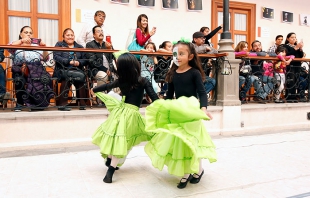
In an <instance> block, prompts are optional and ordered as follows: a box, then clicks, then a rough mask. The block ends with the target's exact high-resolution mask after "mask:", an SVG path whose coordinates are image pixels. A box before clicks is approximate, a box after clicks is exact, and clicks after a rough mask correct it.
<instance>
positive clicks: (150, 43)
mask: <svg viewBox="0 0 310 198" xmlns="http://www.w3.org/2000/svg"><path fill="white" fill-rule="evenodd" d="M148 45H152V46H153V48H154V51H155V52H156V51H157V50H156V45H155V43H153V42H147V44H146V45H145V46H144V49H146V47H147V46H148Z"/></svg>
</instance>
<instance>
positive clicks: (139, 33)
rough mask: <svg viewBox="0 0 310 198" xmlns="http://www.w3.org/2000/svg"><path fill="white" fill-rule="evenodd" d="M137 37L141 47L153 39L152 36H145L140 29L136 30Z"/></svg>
mask: <svg viewBox="0 0 310 198" xmlns="http://www.w3.org/2000/svg"><path fill="white" fill-rule="evenodd" d="M136 37H137V43H138V44H139V45H140V46H144V45H145V43H146V42H147V41H148V40H149V39H150V38H151V35H150V34H148V35H144V34H143V33H142V31H141V29H140V28H137V29H136Z"/></svg>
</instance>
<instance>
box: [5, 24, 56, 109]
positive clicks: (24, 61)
mask: <svg viewBox="0 0 310 198" xmlns="http://www.w3.org/2000/svg"><path fill="white" fill-rule="evenodd" d="M33 35H34V32H33V30H32V28H31V27H30V26H24V27H22V28H21V30H20V34H19V39H18V40H16V41H13V42H12V43H10V44H11V45H17V46H32V45H36V46H38V47H44V46H46V44H45V43H44V42H43V41H42V40H41V39H34V37H33ZM8 51H9V52H10V53H11V54H12V55H13V64H12V72H13V78H14V83H15V91H16V98H17V104H16V107H15V108H14V110H15V111H21V109H22V107H23V105H26V106H28V107H29V106H30V107H31V108H32V107H33V106H37V107H38V106H41V105H44V106H46V105H48V104H49V99H50V98H51V97H52V96H51V95H48V96H42V97H47V98H45V99H42V100H44V101H37V100H36V98H37V97H32V96H36V95H38V94H39V92H40V91H41V88H39V84H40V83H39V82H36V81H34V80H33V79H31V76H28V74H27V73H29V75H30V74H32V75H36V77H40V76H41V75H43V74H46V75H48V73H47V72H46V70H45V68H44V67H43V65H42V63H41V61H46V60H48V59H49V56H48V51H38V50H31V51H28V50H27V51H26V50H14V49H11V50H8ZM25 68H27V69H25ZM24 69H25V70H24ZM25 71H27V72H25ZM25 85H27V86H25ZM47 86H49V85H47ZM25 87H27V90H28V91H27V90H26V89H25ZM33 90H36V91H35V92H33ZM30 92H31V93H30Z"/></svg>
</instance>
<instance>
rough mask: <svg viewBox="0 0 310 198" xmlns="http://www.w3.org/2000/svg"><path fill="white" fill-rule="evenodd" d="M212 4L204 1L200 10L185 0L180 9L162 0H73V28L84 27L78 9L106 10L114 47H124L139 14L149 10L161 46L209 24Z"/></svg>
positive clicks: (150, 25)
mask: <svg viewBox="0 0 310 198" xmlns="http://www.w3.org/2000/svg"><path fill="white" fill-rule="evenodd" d="M207 1H208V2H210V1H209V0H207ZM207 1H206V2H207ZM210 5H211V4H210V3H205V2H204V7H205V8H206V7H208V8H206V9H204V10H203V11H201V12H188V11H187V7H186V1H185V0H179V9H178V10H164V9H162V3H161V0H156V6H155V7H154V8H146V7H140V6H137V0H130V3H129V4H128V5H121V4H115V3H111V2H110V0H97V1H95V0H87V1H85V0H71V13H72V16H71V19H72V29H73V30H74V31H75V35H76V36H78V34H79V32H80V30H81V29H82V27H83V24H82V23H76V22H75V21H76V20H75V18H76V16H75V10H76V9H86V10H94V11H96V10H99V9H100V10H103V11H104V12H105V13H106V15H107V17H106V20H105V25H106V26H107V27H108V29H109V30H110V33H111V35H112V42H113V46H114V48H115V49H124V48H125V44H126V41H127V37H128V34H129V30H130V29H135V28H136V24H137V22H136V21H137V18H138V16H139V15H140V14H146V15H147V16H148V18H149V28H150V29H151V28H152V27H153V26H155V27H157V31H156V34H155V35H154V36H153V37H152V40H153V42H155V44H156V46H157V47H158V46H159V45H160V44H161V43H162V42H163V41H166V40H170V41H177V40H179V39H180V38H181V37H185V38H188V39H191V38H192V34H193V33H194V32H195V31H199V29H200V28H201V27H202V26H210V16H211V15H210V11H209V10H210V8H209V7H210Z"/></svg>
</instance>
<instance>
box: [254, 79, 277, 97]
mask: <svg viewBox="0 0 310 198" xmlns="http://www.w3.org/2000/svg"><path fill="white" fill-rule="evenodd" d="M272 81H273V77H270V76H263V83H264V84H265V85H264V86H262V84H261V86H260V88H259V89H256V95H257V96H259V97H260V98H262V99H265V98H266V97H267V96H268V94H269V93H270V91H272V90H273V82H272ZM260 83H261V81H260Z"/></svg>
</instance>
